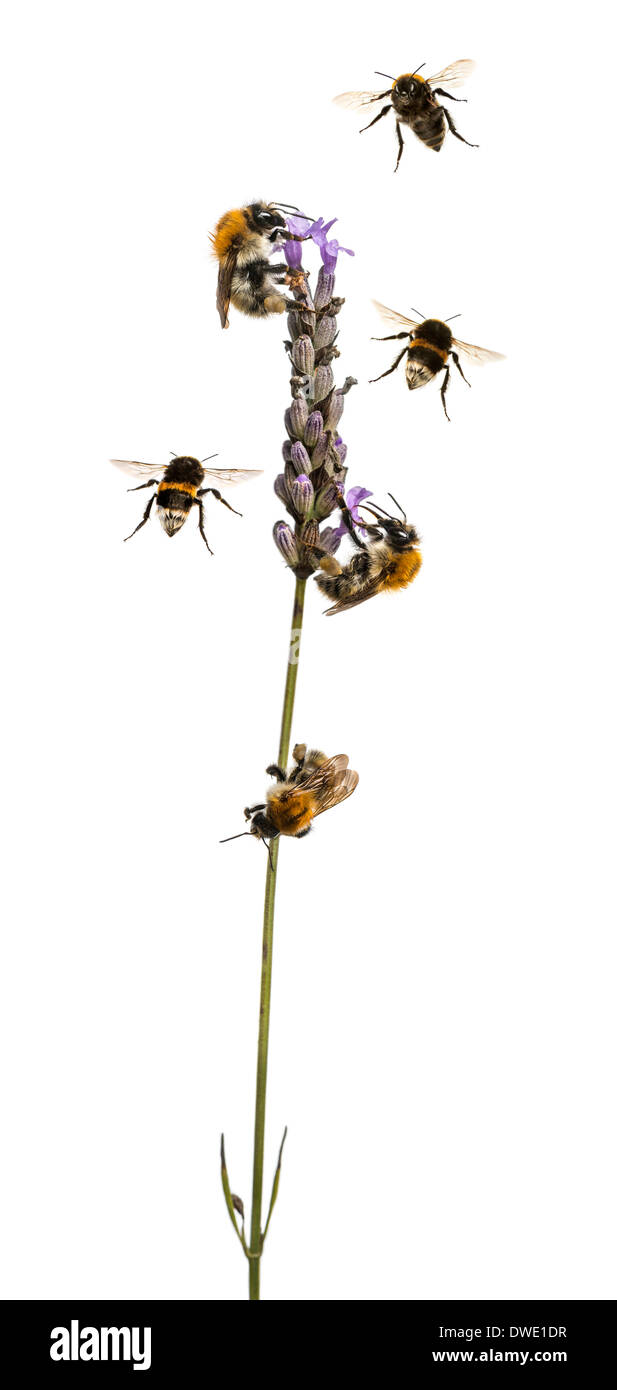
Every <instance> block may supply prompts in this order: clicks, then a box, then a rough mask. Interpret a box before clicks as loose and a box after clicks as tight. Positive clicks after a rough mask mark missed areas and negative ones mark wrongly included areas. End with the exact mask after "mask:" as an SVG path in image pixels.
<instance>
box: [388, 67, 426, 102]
mask: <svg viewBox="0 0 617 1390" xmlns="http://www.w3.org/2000/svg"><path fill="white" fill-rule="evenodd" d="M421 85H424V78H422V77H418V74H417V73H416V72H405V73H403V76H402V77H397V79H396V82H395V83H394V86H393V87H392V96H393V97H396V98H397V99H398V100H399V101H401V102H404V103H408V102H411V101H413V99H414V97H416V96H417V95H418V92H419V90H420V86H421Z"/></svg>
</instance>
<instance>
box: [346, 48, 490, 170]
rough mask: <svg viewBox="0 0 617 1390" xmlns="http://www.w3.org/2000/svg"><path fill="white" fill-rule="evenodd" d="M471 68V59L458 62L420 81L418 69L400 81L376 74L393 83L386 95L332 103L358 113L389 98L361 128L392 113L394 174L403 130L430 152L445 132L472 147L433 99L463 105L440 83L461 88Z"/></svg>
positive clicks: (348, 96)
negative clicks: (395, 144) (395, 145)
mask: <svg viewBox="0 0 617 1390" xmlns="http://www.w3.org/2000/svg"><path fill="white" fill-rule="evenodd" d="M425 66H426V64H425V63H421V64H420V68H423V67H425ZM474 67H475V63H474V62H472V60H471V58H459V59H458V61H457V62H456V63H450V65H449V67H447V68H442V71H441V72H436V73H435V76H434V77H420V68H418V69H417V70H416V71H415V72H404V73H403V74H402V76H401V77H390V74H389V73H386V72H378V73H377V77H387V78H388V80H389V81H390V82H391V83H392V86H391V88H386V90H385V92H342V93H341V95H340V96H338V97H335V98H334V100H335V101H336V102H337V103H338V105H339V106H348V107H351V108H352V110H359V109H360V110H361V109H362V108H363V107H365V106H371V105H372V104H373V103H374V102H376V101H384V100H385V99H386V98H388V105H387V106H382V108H381V111H380V112H379V114H378V115H377V116H375V118H374V120H372V121H369V124H368V125H365V126H363V127H362V130H370V128H371V126H373V125H375V124H376V123H377V121H380V120H381V118H382V116H387V114H388V112H389V111H394V113H395V115H396V134H397V137H398V158H397V161H396V165H395V169H394V172H395V173H396V170H397V169H398V166H399V164H400V162H401V155H402V153H403V150H404V148H405V147H404V144H403V132H402V128H401V127H402V126H407V127H408V128H409V130H412V131H413V133H414V135H417V137H418V139H419V140H421V141H422V144H423V145H428V148H429V150H440V149H441V147H442V145H443V142H444V140H445V138H446V129H449V130H450V131H451V133H452V135H455V136H456V138H457V140H462V142H463V144H464V145H471V141H470V140H466V139H465V137H464V136H463V135H461V134H459V131H458V130H457V129H456V126H455V124H454V121H453V120H452V117H451V115H450V112H449V111H448V109H447V107H445V106H440V104H439V102H438V101H436V100H435V98H436V97H438V96H440V97H446V98H447V99H448V101H465V100H466V98H465V97H453V96H452V94H451V93H450V92H446V91H445V90H444V88H443V87H442V86H440V83H442V82H447V84H448V86H449V87H460V86H461V83H463V82H464V81H465V79H466V78H467V77H468V76H469V74H470V73H471V72H472V71H473V69H474ZM471 148H472V149H474V150H475V149H477V148H478V146H477V145H471Z"/></svg>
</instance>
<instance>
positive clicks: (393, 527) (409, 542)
mask: <svg viewBox="0 0 617 1390" xmlns="http://www.w3.org/2000/svg"><path fill="white" fill-rule="evenodd" d="M390 496H392V494H391V493H390ZM392 501H393V502H394V505H395V506H396V507H398V509H399V511H400V513H401V519H400V520H399V518H398V517H394V516H390V514H389V513H388V512H386V511H384V510H383V508H382V507H377V509H376V510H375V508H374V507H373V506H370V507H369V506H368V505H367V503H366V502H362V503H360V506H361V507H362V510H363V511H367V512H370V514H371V516H373V517H375V519H376V520H375V525H369V526H367V527H366V528H365V529H366V532H367V535H368V544H366V543H365V542H364V541H362V540H361V539H360V537H359V536H358V535H357V533H356V530H355V528H354V526H353V524H352V523H350V519H349V518H345V519H346V524H347V527H348V530H349V534H350V536H351V539H352V541H353V542H354V545H356V546H357V548H358V554H357V555H354V556H353V558H352V559H351V560H350V561H349V563H348V564H347V565H340V564H339V562H338V560H337V559H336V558H335V556H333V555H323V556H322V558H321V561H320V566H321V570H322V573H321V574H316V575H315V583H316V584H317V587H318V589H320V590H321V592H322V594H325V595H326V597H327V598H331V599H335V603H333V604H332V607H331V608H326V610H325V611H326V613H327V614H328V616H331V615H332V614H334V613H344V612H345V611H346V609H347V608H356V607H357V605H358V604H359V603H365V602H366V600H367V599H369V598H374V597H375V595H376V594H383V593H392V592H393V591H394V590H396V589H406V588H407V586H408V585H409V584H411V583H412V582H413V580H414V579H415V577H416V575H417V573H418V570H419V569H420V566H421V564H422V555H421V553H420V551H419V550H418V548H417V547H418V544H419V541H420V537H419V535H418V532H417V531H416V528H415V526H411V525H410V523H409V522H408V521H407V518H406V516H405V513H404V511H403V509H402V507H401V506H400V504H399V503H398V502H397V501H396V498H394V497H392ZM343 515H344V516H345V514H344V513H343Z"/></svg>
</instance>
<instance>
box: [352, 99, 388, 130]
mask: <svg viewBox="0 0 617 1390" xmlns="http://www.w3.org/2000/svg"><path fill="white" fill-rule="evenodd" d="M391 110H392V107H391V105H390V102H388V105H387V106H382V108H381V111H380V112H379V115H378V116H375V119H374V121H369V123H368V125H363V126H362V127H361V129H360V130H359V132H358V134H359V135H362V133H363V132H364V131H365V130H370V128H371V126H372V125H377V122H378V121H380V120H381V118H382V116H387V114H388V111H391Z"/></svg>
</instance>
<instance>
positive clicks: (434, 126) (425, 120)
mask: <svg viewBox="0 0 617 1390" xmlns="http://www.w3.org/2000/svg"><path fill="white" fill-rule="evenodd" d="M409 124H410V126H411V129H412V130H413V133H414V135H417V137H418V139H419V140H421V141H422V143H423V145H428V147H429V150H440V149H441V147H442V145H443V142H444V140H445V138H446V118H445V116H444V114H443V111H442V109H441V106H437V105H436V106H435V108H434V109H431V110H429V111H427V112H424V113H423V114H422V115H421V116H412V118H411V120H410V122H409Z"/></svg>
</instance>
